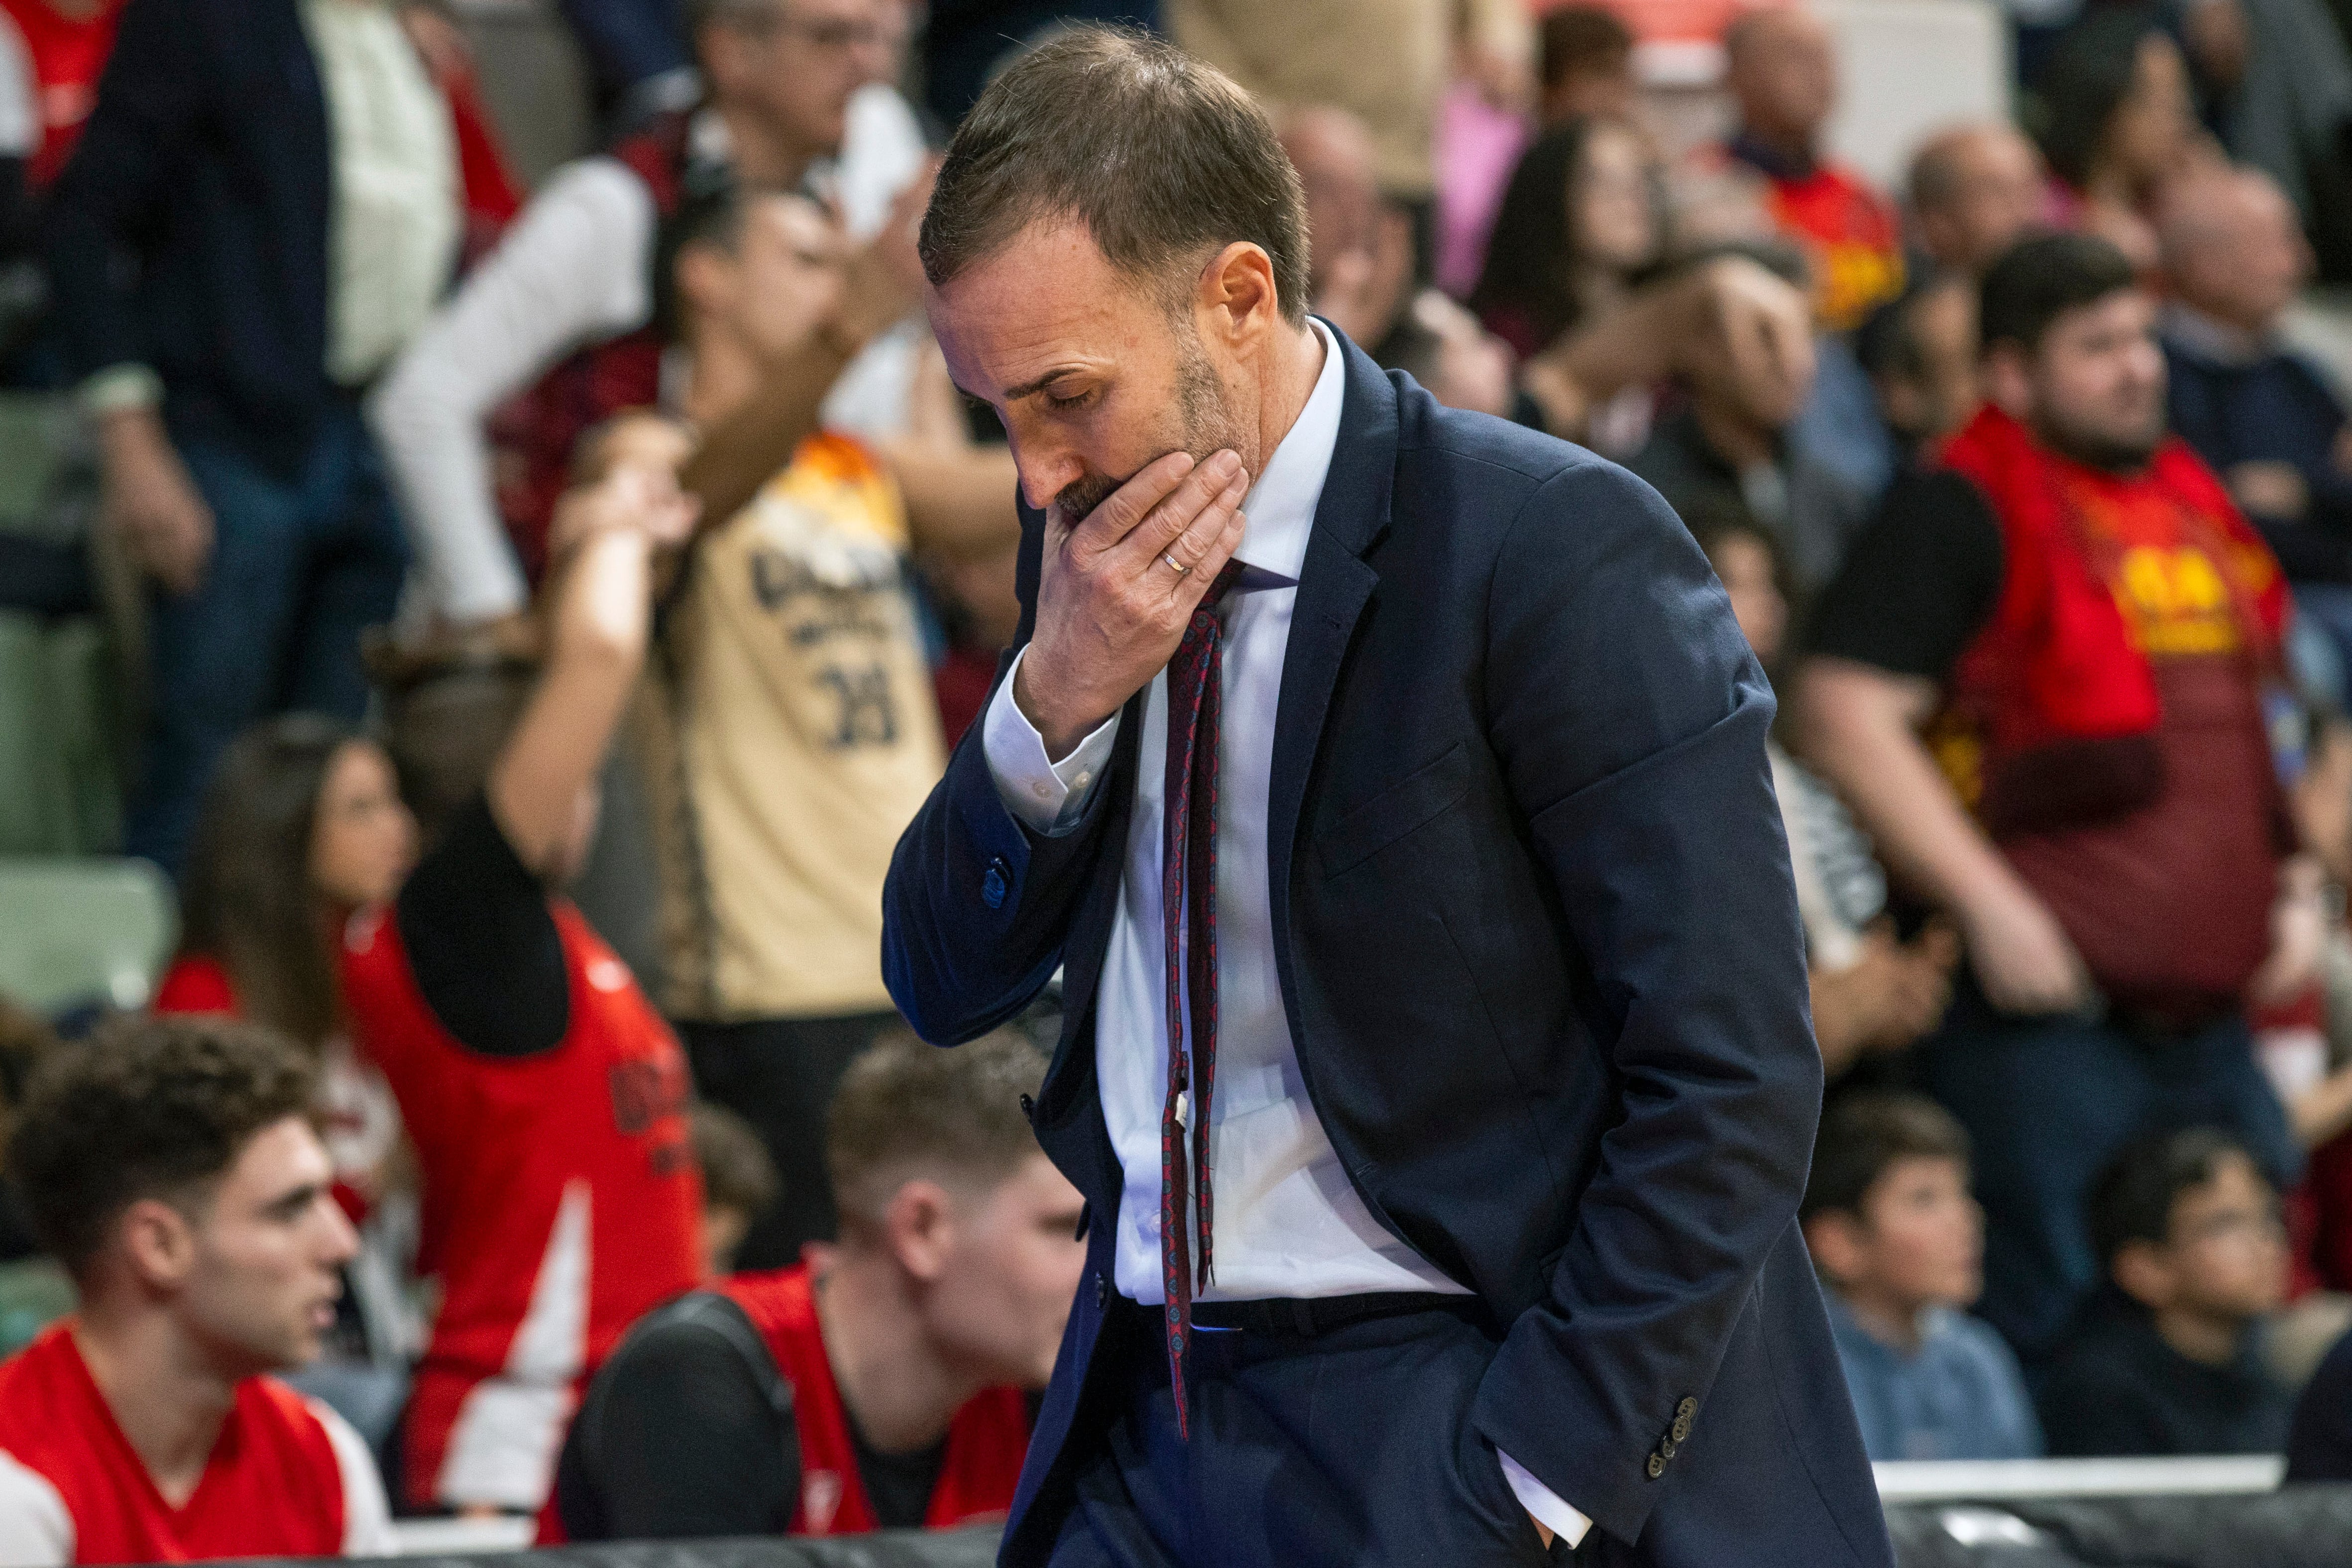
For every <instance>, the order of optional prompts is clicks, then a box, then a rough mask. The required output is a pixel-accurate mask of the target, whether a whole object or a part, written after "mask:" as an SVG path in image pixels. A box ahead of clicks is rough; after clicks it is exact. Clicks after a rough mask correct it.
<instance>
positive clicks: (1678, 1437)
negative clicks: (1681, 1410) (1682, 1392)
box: [1674, 1415, 1691, 1443]
mask: <svg viewBox="0 0 2352 1568" xmlns="http://www.w3.org/2000/svg"><path fill="white" fill-rule="evenodd" d="M1674 1429H1675V1442H1677V1443H1686V1442H1688V1441H1689V1440H1690V1429H1691V1424H1690V1417H1689V1416H1687V1415H1677V1416H1675V1428H1674Z"/></svg>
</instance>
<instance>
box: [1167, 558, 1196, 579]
mask: <svg viewBox="0 0 2352 1568" xmlns="http://www.w3.org/2000/svg"><path fill="white" fill-rule="evenodd" d="M1160 559H1161V560H1162V561H1165V562H1166V563H1168V565H1169V569H1170V570H1171V571H1173V572H1174V573H1175V574H1176V575H1178V576H1179V577H1189V576H1191V575H1192V568H1191V567H1190V566H1187V565H1185V564H1183V563H1181V562H1180V561H1178V560H1177V559H1176V557H1174V556H1173V555H1163V556H1161V557H1160Z"/></svg>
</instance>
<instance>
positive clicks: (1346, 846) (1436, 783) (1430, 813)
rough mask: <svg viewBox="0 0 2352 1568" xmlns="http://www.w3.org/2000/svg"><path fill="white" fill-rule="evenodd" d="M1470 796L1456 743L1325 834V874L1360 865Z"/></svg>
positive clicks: (1321, 842)
mask: <svg viewBox="0 0 2352 1568" xmlns="http://www.w3.org/2000/svg"><path fill="white" fill-rule="evenodd" d="M1469 793H1470V769H1469V759H1468V757H1467V756H1466V755H1465V753H1464V752H1463V750H1462V742H1459V741H1456V742H1454V744H1453V745H1452V746H1451V747H1449V748H1447V750H1446V751H1445V752H1444V755H1442V756H1440V757H1439V758H1438V759H1437V760H1436V761H1434V762H1433V763H1426V764H1424V765H1423V766H1421V767H1418V768H1415V769H1414V770H1413V771H1412V773H1407V774H1405V776H1404V777H1402V778H1401V779H1399V780H1397V782H1396V783H1394V784H1391V785H1389V786H1388V787H1387V788H1386V789H1384V790H1382V791H1381V793H1380V794H1378V795H1374V796H1372V798H1371V799H1370V800H1368V801H1366V802H1364V804H1363V805H1360V806H1357V807H1355V808H1354V809H1353V810H1351V811H1349V813H1348V814H1347V815H1346V816H1342V817H1341V818H1339V821H1338V822H1335V823H1333V824H1332V825H1331V826H1330V827H1328V829H1326V830H1325V831H1324V833H1323V835H1322V837H1320V838H1319V839H1318V841H1317V843H1316V854H1317V856H1318V858H1320V859H1321V860H1322V862H1323V874H1324V875H1325V876H1326V877H1336V876H1338V875H1339V873H1340V872H1342V871H1345V870H1349V869H1350V868H1353V867H1356V866H1360V865H1361V864H1363V863H1364V862H1365V861H1366V860H1368V859H1370V858H1372V857H1373V856H1374V855H1377V854H1379V853H1380V852H1381V850H1383V849H1385V848H1387V847H1389V846H1390V845H1391V844H1393V843H1395V842H1396V841H1397V840H1398V839H1400V838H1402V837H1404V836H1405V835H1406V834H1408V833H1411V832H1412V830H1413V829H1414V828H1416V827H1419V826H1422V825H1423V823H1426V822H1428V821H1430V820H1431V819H1432V818H1433V817H1435V816H1440V815H1441V814H1443V813H1444V812H1445V811H1446V810H1448V809H1449V808H1451V807H1452V806H1454V805H1458V804H1459V803H1460V802H1461V800H1462V797H1463V796H1464V795H1467V794H1469Z"/></svg>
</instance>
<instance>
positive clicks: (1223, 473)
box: [1013, 452, 1249, 762]
mask: <svg viewBox="0 0 2352 1568" xmlns="http://www.w3.org/2000/svg"><path fill="white" fill-rule="evenodd" d="M1248 493H1249V476H1248V475H1247V474H1246V473H1245V472H1244V470H1243V468H1242V460H1241V458H1239V457H1237V456H1235V455H1234V453H1232V452H1219V453H1217V454H1216V455H1215V456H1214V457H1212V458H1209V459H1208V460H1207V461H1205V462H1200V463H1196V462H1194V461H1193V459H1192V455H1191V454H1190V453H1186V452H1171V453H1169V454H1167V455H1166V456H1165V457H1161V458H1156V459H1155V460H1153V461H1151V462H1150V463H1147V464H1145V465H1144V466H1143V467H1142V468H1140V469H1139V470H1138V471H1137V472H1136V475H1135V477H1134V478H1133V479H1129V480H1128V481H1127V482H1126V483H1125V484H1123V485H1121V486H1120V487H1119V488H1118V489H1117V490H1115V491H1113V492H1112V493H1111V494H1110V495H1109V496H1108V498H1106V499H1105V500H1103V502H1102V503H1101V504H1100V505H1098V506H1097V507H1096V508H1095V509H1094V510H1092V511H1090V512H1088V513H1087V515H1086V516H1085V517H1083V518H1078V519H1073V518H1071V517H1069V516H1067V515H1066V513H1065V512H1064V510H1063V508H1062V504H1061V502H1059V501H1056V502H1055V503H1054V504H1053V505H1052V506H1050V507H1048V508H1047V509H1046V510H1045V560H1044V563H1043V570H1042V572H1041V574H1040V575H1039V579H1038V584H1037V625H1036V629H1035V632H1034V635H1033V636H1032V637H1031V638H1030V641H1029V648H1028V652H1027V653H1026V654H1025V655H1024V657H1023V658H1022V660H1021V668H1020V671H1019V673H1018V675H1017V676H1016V677H1015V679H1014V680H1013V701H1014V702H1015V703H1017V704H1018V705H1019V706H1020V709H1021V711H1022V713H1023V715H1024V716H1025V717H1026V718H1027V719H1028V721H1029V722H1030V723H1032V724H1034V725H1035V726H1036V727H1037V733H1038V734H1039V735H1040V736H1041V737H1042V738H1043V739H1044V741H1045V754H1046V755H1047V756H1048V757H1051V758H1053V759H1054V760H1055V761H1056V762H1058V761H1060V760H1061V759H1062V758H1064V757H1066V756H1068V755H1069V754H1070V752H1072V751H1073V750H1075V749H1076V746H1077V744H1078V742H1080V741H1082V740H1084V739H1086V737H1087V735H1088V734H1090V733H1092V732H1093V731H1095V730H1096V729H1097V727H1099V726H1100V725H1101V724H1102V723H1103V721H1105V720H1107V719H1108V718H1109V717H1110V716H1111V715H1112V714H1114V713H1116V712H1118V710H1119V707H1120V705H1121V704H1123V703H1124V702H1126V700H1128V699H1129V698H1130V697H1132V696H1134V695H1135V694H1136V692H1138V691H1139V690H1141V689H1142V688H1143V686H1144V685H1145V683H1146V682H1148V681H1150V679H1151V678H1152V677H1153V676H1155V675H1157V674H1159V673H1160V670H1161V668H1164V667H1165V666H1166V665H1167V663H1168V661H1169V659H1170V658H1172V657H1173V656H1174V654H1175V652H1176V645H1177V644H1178V643H1179V642H1181V641H1182V640H1183V636H1184V627H1185V625H1186V623H1187V622H1189V621H1190V620H1191V619H1192V611H1193V609H1194V607H1195V606H1197V605H1199V604H1200V602H1201V599H1202V595H1205V594H1207V593H1208V591H1209V584H1211V583H1212V582H1213V580H1214V579H1215V577H1216V575H1217V574H1218V573H1219V572H1220V571H1222V570H1223V568H1224V564H1225V563H1226V562H1227V561H1228V560H1230V559H1231V558H1232V556H1233V553H1234V548H1235V547H1236V546H1238V545H1239V544H1240V543H1241V542H1242V527H1243V518H1242V513H1241V504H1242V498H1243V497H1244V495H1246V494H1248ZM1180 567H1181V568H1182V570H1181V571H1180V570H1179V568H1180Z"/></svg>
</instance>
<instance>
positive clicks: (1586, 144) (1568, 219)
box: [1470, 119, 1666, 359]
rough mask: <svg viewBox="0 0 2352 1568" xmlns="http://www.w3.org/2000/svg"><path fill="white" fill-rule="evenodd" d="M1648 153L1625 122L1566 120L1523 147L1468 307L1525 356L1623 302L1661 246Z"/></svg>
mask: <svg viewBox="0 0 2352 1568" xmlns="http://www.w3.org/2000/svg"><path fill="white" fill-rule="evenodd" d="M1664 212H1665V205H1664V200H1663V196H1662V187H1661V184H1660V176H1659V174H1658V170H1657V166H1656V163H1655V160H1654V158H1653V157H1652V155H1651V151H1650V145H1649V142H1647V141H1646V140H1645V139H1644V138H1643V135H1642V133H1641V132H1639V131H1637V130H1635V129H1634V128H1633V126H1632V125H1630V124H1628V123H1626V122H1625V121H1622V120H1606V119H1583V120H1571V121H1569V122H1568V123H1566V124H1564V125H1560V126H1557V127H1554V128H1553V129H1552V130H1549V131H1547V132H1544V133H1543V134H1542V135H1541V136H1539V137H1538V138H1537V139H1536V141H1535V142H1534V144H1533V145H1532V146H1530V147H1528V150H1527V152H1526V153H1522V154H1521V155H1520V158H1519V163H1518V167H1517V168H1516V169H1514V170H1513V171H1512V172H1511V183H1510V184H1509V185H1507V187H1505V189H1504V192H1503V202H1502V205H1501V206H1500V207H1499V208H1497V209H1496V215H1495V228H1494V233H1493V235H1492V237H1490V238H1489V239H1488V240H1487V242H1486V268H1485V270H1484V271H1483V272H1482V273H1481V274H1480V276H1479V279H1478V287H1477V289H1475V290H1474V291H1473V292H1472V294H1471V296H1470V305H1471V308H1472V309H1473V310H1475V311H1477V313H1478V315H1479V317H1480V319H1481V320H1483V321H1485V322H1486V330H1487V331H1491V332H1493V333H1494V334H1495V335H1496V336H1497V337H1499V338H1501V339H1503V341H1504V342H1507V343H1509V344H1510V345H1511V347H1512V348H1513V349H1515V350H1517V353H1518V354H1519V356H1520V357H1521V358H1522V359H1528V358H1532V357H1533V356H1535V355H1536V354H1538V353H1542V352H1543V351H1544V350H1545V349H1547V348H1549V347H1550V346H1551V344H1552V342H1554V341H1555V340H1556V339H1558V338H1559V335H1560V334H1561V333H1563V332H1566V331H1571V330H1572V329H1574V328H1576V327H1578V326H1580V325H1582V324H1584V323H1585V322H1587V321H1591V320H1592V319H1593V318H1595V317H1597V316H1599V315H1601V314H1602V313H1603V312H1605V311H1608V310H1612V309H1614V308H1615V307H1616V306H1618V305H1620V304H1622V302H1623V301H1624V300H1625V298H1626V296H1627V295H1628V294H1629V293H1630V292H1631V290H1632V287H1633V280H1634V279H1636V277H1637V276H1638V275H1639V274H1641V273H1642V272H1643V271H1644V270H1645V269H1647V268H1650V267H1652V266H1654V264H1655V263H1656V262H1657V261H1658V260H1659V259H1660V258H1662V257H1663V256H1664V252H1665V248H1666V232H1665V218H1664Z"/></svg>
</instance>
